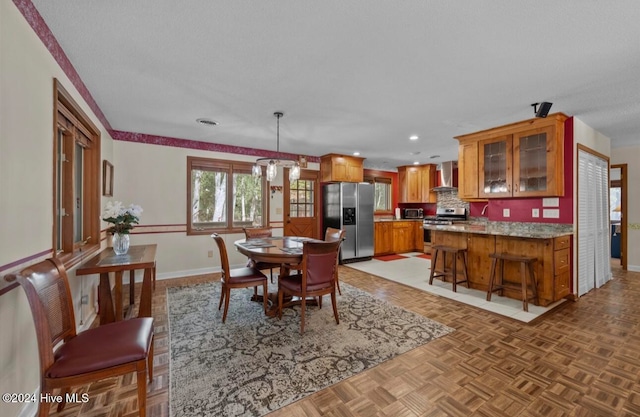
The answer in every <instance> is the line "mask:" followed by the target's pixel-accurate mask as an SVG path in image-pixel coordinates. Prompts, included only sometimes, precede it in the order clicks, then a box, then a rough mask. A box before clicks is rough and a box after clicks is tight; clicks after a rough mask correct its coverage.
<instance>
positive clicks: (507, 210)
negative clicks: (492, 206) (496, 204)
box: [502, 208, 511, 217]
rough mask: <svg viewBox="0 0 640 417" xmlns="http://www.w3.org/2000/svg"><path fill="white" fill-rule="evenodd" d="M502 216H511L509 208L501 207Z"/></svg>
mask: <svg viewBox="0 0 640 417" xmlns="http://www.w3.org/2000/svg"><path fill="white" fill-rule="evenodd" d="M502 217H511V210H509V209H508V208H506V209H502Z"/></svg>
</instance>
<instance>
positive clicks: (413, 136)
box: [409, 135, 418, 140]
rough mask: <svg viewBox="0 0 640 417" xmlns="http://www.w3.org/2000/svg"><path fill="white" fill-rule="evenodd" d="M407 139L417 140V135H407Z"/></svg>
mask: <svg viewBox="0 0 640 417" xmlns="http://www.w3.org/2000/svg"><path fill="white" fill-rule="evenodd" d="M409 140H418V135H411V136H409Z"/></svg>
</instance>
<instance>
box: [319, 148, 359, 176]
mask: <svg viewBox="0 0 640 417" xmlns="http://www.w3.org/2000/svg"><path fill="white" fill-rule="evenodd" d="M320 181H322V182H362V181H364V158H358V157H357V156H346V155H337V154H333V153H330V154H327V155H323V156H321V157H320Z"/></svg>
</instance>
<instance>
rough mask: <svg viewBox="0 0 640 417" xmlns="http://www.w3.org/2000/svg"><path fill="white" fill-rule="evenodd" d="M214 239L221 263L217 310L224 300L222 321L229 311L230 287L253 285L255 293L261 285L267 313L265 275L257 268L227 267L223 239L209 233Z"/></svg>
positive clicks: (267, 295) (227, 258) (227, 259)
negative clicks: (220, 283)
mask: <svg viewBox="0 0 640 417" xmlns="http://www.w3.org/2000/svg"><path fill="white" fill-rule="evenodd" d="M211 237H212V238H213V240H215V242H216V244H217V245H218V249H219V250H220V262H221V263H222V277H221V278H220V282H222V290H221V291H220V304H218V310H220V308H221V307H222V302H223V301H224V313H223V314H222V322H223V323H224V322H225V320H226V319H227V311H229V296H230V295H231V289H232V288H249V287H254V293H256V294H257V292H258V286H259V285H262V299H263V300H262V301H263V304H264V312H265V314H266V313H267V300H268V298H269V294H268V292H267V276H266V275H265V274H263V273H262V272H260V270H259V269H257V268H252V267H249V266H247V267H244V268H235V269H230V268H229V257H228V256H227V247H226V245H225V244H224V239H222V237H221V236H220V235H219V234H217V233H214V234H212V235H211Z"/></svg>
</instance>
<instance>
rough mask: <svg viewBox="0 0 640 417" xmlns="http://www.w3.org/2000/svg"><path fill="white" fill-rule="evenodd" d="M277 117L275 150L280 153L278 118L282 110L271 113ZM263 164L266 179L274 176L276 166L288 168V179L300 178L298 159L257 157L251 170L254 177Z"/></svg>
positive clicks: (260, 172) (276, 171)
mask: <svg viewBox="0 0 640 417" xmlns="http://www.w3.org/2000/svg"><path fill="white" fill-rule="evenodd" d="M273 115H274V116H276V118H277V121H278V122H277V123H278V129H277V136H276V138H277V139H276V152H277V153H280V118H281V117H282V116H284V113H282V112H279V111H277V112H275V113H273ZM263 166H266V167H267V181H269V182H271V181H273V180H274V179H275V178H276V175H277V173H278V167H283V168H289V181H295V180H297V179H299V178H300V164H299V163H298V161H296V160H293V159H291V158H280V157H277V158H259V159H257V160H256V164H255V165H254V166H253V169H252V170H251V172H252V173H253V176H254V177H260V176H262V168H261V167H263Z"/></svg>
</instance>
